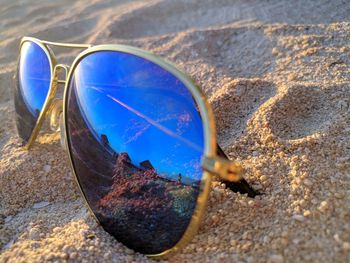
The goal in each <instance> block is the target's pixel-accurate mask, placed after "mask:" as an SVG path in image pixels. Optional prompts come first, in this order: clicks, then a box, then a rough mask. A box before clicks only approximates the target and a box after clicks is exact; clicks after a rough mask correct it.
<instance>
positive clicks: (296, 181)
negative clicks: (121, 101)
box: [0, 0, 350, 263]
mask: <svg viewBox="0 0 350 263" xmlns="http://www.w3.org/2000/svg"><path fill="white" fill-rule="evenodd" d="M349 14H350V3H348V2H347V1H325V0H322V1H305V0H300V1H288V0H279V1H277V0H271V1H258V0H249V1H243V0H242V1H240V0H237V1H229V0H220V1H214V0H213V1H207V0H206V1H172V0H169V1H96V0H90V1H68V0H66V1H43V0H41V1H39V0H38V1H30V0H21V1H14V0H12V1H10V0H3V1H2V3H1V5H0V122H1V125H0V262H39V261H49V260H51V261H55V262H66V261H70V262H110V261H113V262H139V261H144V262H146V261H148V259H147V258H146V257H145V256H143V255H141V254H138V253H135V252H134V251H132V250H130V249H128V248H126V247H125V246H123V245H122V244H120V243H118V242H117V241H115V240H114V239H113V238H112V237H111V236H109V235H108V234H107V233H106V232H104V231H103V230H102V228H101V227H99V226H98V225H97V224H96V223H95V221H94V220H93V218H92V216H91V215H90V214H89V213H88V210H87V208H86V207H85V205H84V202H83V200H82V198H81V197H80V194H79V192H78V189H77V186H76V185H75V182H74V178H73V176H72V173H71V172H70V168H69V164H68V160H67V157H66V155H65V153H64V152H63V150H62V149H61V147H60V143H59V135H58V134H52V133H51V132H49V131H47V130H46V131H45V130H44V131H43V132H42V133H41V135H40V136H39V138H38V139H37V142H36V143H35V145H34V147H33V148H32V150H31V151H29V152H28V151H25V150H23V149H22V148H21V147H20V142H19V139H18V138H17V136H16V130H15V128H14V121H13V119H14V107H13V100H12V85H13V83H12V76H13V74H14V71H15V68H16V59H17V50H18V45H19V41H20V38H21V37H22V36H24V35H29V36H35V37H38V38H42V39H47V40H51V41H61V42H75V43H79V42H82V43H85V42H86V43H94V44H102V43H123V44H128V45H133V46H137V47H140V48H143V49H146V50H148V51H151V52H154V53H155V54H157V55H160V56H163V57H165V58H167V59H168V60H170V61H172V62H174V63H175V64H176V65H177V66H178V67H180V68H181V69H183V70H184V71H185V72H187V73H188V74H189V75H190V76H191V77H192V78H193V79H195V80H196V81H197V82H198V83H199V85H200V86H201V87H202V89H203V91H204V92H205V94H206V95H207V97H208V100H209V102H210V103H211V105H212V106H213V109H214V112H215V117H216V121H217V133H218V135H217V138H218V142H219V144H220V145H221V146H222V148H223V149H224V150H225V152H226V153H227V154H228V155H229V156H230V157H231V158H232V159H237V160H239V161H240V162H241V163H242V164H243V165H244V167H245V168H246V178H247V180H248V181H249V182H250V183H251V184H252V185H253V186H254V187H255V188H256V189H259V191H261V192H262V193H263V195H261V196H259V197H258V198H255V199H250V198H248V197H246V196H244V195H240V194H235V193H232V192H230V191H229V190H226V189H224V186H223V185H221V184H220V183H218V182H214V183H213V187H214V190H213V191H212V192H211V195H210V201H209V206H208V209H207V213H206V217H205V220H204V222H203V224H202V226H201V228H200V231H199V233H198V234H197V235H196V236H195V238H194V239H193V240H192V242H191V243H190V244H189V245H188V246H187V247H186V248H185V249H184V250H182V251H181V252H180V253H178V254H176V255H175V256H174V257H172V258H170V261H171V262H250V263H253V262H270V263H272V262H276V263H280V262H350V21H349ZM54 51H55V52H56V54H57V56H58V61H59V62H62V63H67V64H69V63H71V62H72V61H73V59H74V56H75V55H76V54H77V52H78V51H77V50H73V51H72V50H64V49H55V50H54Z"/></svg>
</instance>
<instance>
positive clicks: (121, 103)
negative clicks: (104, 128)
mask: <svg viewBox="0 0 350 263" xmlns="http://www.w3.org/2000/svg"><path fill="white" fill-rule="evenodd" d="M91 88H92V89H94V90H96V91H98V92H101V93H102V91H101V90H99V89H98V88H96V87H91ZM106 96H107V97H108V98H110V99H111V100H113V101H115V102H116V103H118V104H119V105H121V106H123V107H124V108H126V109H127V110H129V111H131V112H132V113H134V114H135V115H137V116H139V117H140V118H142V119H144V120H145V121H147V122H148V123H149V124H151V125H153V126H154V127H156V128H157V129H159V130H160V131H162V132H164V133H165V134H167V135H169V136H171V137H173V138H175V139H177V140H179V141H181V142H183V143H184V144H186V145H187V146H189V147H191V148H192V149H194V150H196V151H198V152H202V147H199V146H198V145H197V144H195V143H192V142H191V141H189V140H187V139H185V138H183V137H182V136H179V135H178V134H176V133H174V132H173V131H172V130H170V129H168V128H167V127H165V126H163V125H161V124H159V123H158V122H156V121H155V120H153V119H151V118H149V117H147V116H146V115H144V114H143V113H142V112H139V111H138V110H136V109H134V108H132V107H131V106H129V105H127V104H125V103H124V102H122V101H120V100H118V99H117V98H115V97H113V96H111V95H109V94H106ZM155 139H156V138H155Z"/></svg>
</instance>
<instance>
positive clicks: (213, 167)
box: [202, 156, 243, 182]
mask: <svg viewBox="0 0 350 263" xmlns="http://www.w3.org/2000/svg"><path fill="white" fill-rule="evenodd" d="M202 168H203V169H204V170H205V171H207V172H210V173H213V174H215V175H218V176H219V177H220V178H221V179H223V180H226V181H230V182H239V181H240V180H241V179H242V174H243V167H242V166H241V165H240V164H239V163H238V162H233V161H230V160H227V159H224V158H221V157H218V156H216V157H214V158H209V157H206V156H204V157H203V158H202Z"/></svg>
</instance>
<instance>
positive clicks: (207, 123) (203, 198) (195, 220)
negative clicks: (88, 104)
mask: <svg viewBox="0 0 350 263" xmlns="http://www.w3.org/2000/svg"><path fill="white" fill-rule="evenodd" d="M100 51H116V52H123V53H127V54H131V55H135V56H138V57H141V58H144V59H146V60H149V61H151V62H153V63H155V64H157V65H158V66H160V67H162V68H163V69H165V70H167V71H168V72H170V73H171V74H173V75H174V76H175V77H176V78H178V79H179V80H180V81H181V82H182V83H183V84H184V85H185V86H186V87H187V89H188V90H189V91H190V92H191V94H192V96H193V98H194V100H195V101H196V103H197V105H198V109H199V112H200V115H201V117H202V121H203V128H204V154H203V157H204V156H205V157H208V158H214V157H215V156H216V132H215V119H214V114H213V111H212V109H211V106H210V105H209V103H208V101H207V100H206V97H205V95H204V93H203V92H202V91H201V89H200V88H199V87H198V86H197V85H196V84H195V83H194V81H193V80H192V79H190V77H189V76H187V75H186V74H185V73H183V72H181V71H180V70H178V69H177V68H176V66H175V65H173V64H172V63H171V62H169V61H167V60H165V59H163V58H161V57H158V56H156V55H154V54H152V53H150V52H147V51H144V50H142V49H139V48H135V47H131V46H126V45H117V44H116V45H97V46H92V47H90V48H88V49H86V50H85V51H83V52H82V53H80V54H79V55H78V56H77V57H76V59H75V60H74V62H73V64H72V66H71V68H70V70H69V73H68V77H67V79H66V84H65V89H64V97H63V124H64V132H63V134H64V141H65V148H66V150H67V153H68V159H69V163H70V166H71V169H72V171H73V174H74V178H75V181H76V183H77V185H78V188H79V190H80V192H81V194H82V196H83V198H84V200H85V204H86V205H87V207H88V209H89V211H90V213H91V214H92V215H93V217H94V218H95V220H96V221H97V223H98V224H100V222H99V220H98V219H97V218H96V216H95V214H94V212H93V211H92V209H91V208H90V206H89V204H88V202H87V199H86V197H85V194H84V192H83V190H82V188H81V185H80V183H79V180H78V177H77V174H76V172H75V167H74V164H73V160H72V153H71V146H70V143H69V140H68V136H69V135H68V129H67V115H68V114H69V113H68V93H69V88H70V82H71V80H72V77H73V73H74V71H75V68H76V67H77V66H78V65H79V63H80V61H81V60H82V59H83V58H84V57H86V56H88V55H91V54H93V53H95V52H100ZM211 179H212V175H211V174H210V173H209V172H207V171H204V170H203V176H202V180H201V184H200V192H199V195H198V198H197V202H196V207H195V209H194V213H193V215H192V218H191V220H190V223H189V224H188V226H187V229H186V230H185V232H184V234H183V236H182V237H181V239H180V240H179V241H178V242H177V243H176V244H175V246H173V247H172V248H170V249H168V250H165V251H163V252H161V253H159V254H148V255H147V256H148V257H150V258H154V259H160V258H164V257H167V256H169V255H171V254H173V253H175V252H176V251H178V250H180V249H182V248H183V247H184V246H185V245H186V244H188V243H189V242H190V240H191V239H192V238H193V236H194V235H195V234H196V233H197V231H198V229H199V226H200V223H201V221H202V218H203V215H204V212H205V209H206V206H207V203H208V196H209V192H210V189H211Z"/></svg>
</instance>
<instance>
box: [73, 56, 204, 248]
mask: <svg viewBox="0 0 350 263" xmlns="http://www.w3.org/2000/svg"><path fill="white" fill-rule="evenodd" d="M67 134H68V143H69V147H70V152H71V156H72V161H73V165H74V168H75V172H76V175H77V177H78V181H79V182H80V185H81V187H82V190H83V192H84V194H85V196H86V198H87V201H88V203H89V205H90V207H91V208H92V210H93V212H94V213H95V215H96V216H97V218H98V219H99V221H100V222H101V224H102V226H103V227H104V228H105V229H106V230H107V231H108V232H109V233H110V234H112V235H113V236H115V237H116V238H117V239H118V240H119V241H121V242H123V243H124V244H126V245H127V246H129V247H130V248H133V249H135V250H137V251H139V252H142V253H145V254H155V253H160V252H162V251H165V250H167V249H169V248H171V247H173V246H174V245H175V244H176V243H177V242H178V241H179V240H180V238H181V237H182V235H183V233H184V231H185V230H186V229H187V227H188V225H189V222H190V220H191V217H192V215H193V212H194V209H195V206H196V201H197V197H198V194H199V185H200V182H201V179H202V169H201V165H200V161H201V157H202V154H203V151H204V136H203V123H202V120H201V117H200V114H199V112H198V110H197V108H196V104H195V102H194V100H193V98H192V95H191V93H190V92H189V90H188V89H187V87H186V86H185V85H184V84H183V83H182V82H181V81H180V80H179V79H177V78H176V77H175V76H174V75H173V74H171V73H170V72H168V71H166V70H164V69H163V68H162V67H160V66H159V65H157V64H155V63H153V62H151V61H148V60H146V59H143V58H141V57H138V56H135V55H131V54H127V53H123V52H116V51H101V52H96V53H92V54H90V55H88V56H86V57H84V58H83V59H82V60H81V61H80V63H79V64H78V66H77V67H76V68H75V70H74V74H73V76H72V79H71V81H70V87H69V90H68V104H67Z"/></svg>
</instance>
